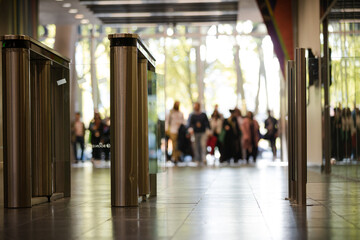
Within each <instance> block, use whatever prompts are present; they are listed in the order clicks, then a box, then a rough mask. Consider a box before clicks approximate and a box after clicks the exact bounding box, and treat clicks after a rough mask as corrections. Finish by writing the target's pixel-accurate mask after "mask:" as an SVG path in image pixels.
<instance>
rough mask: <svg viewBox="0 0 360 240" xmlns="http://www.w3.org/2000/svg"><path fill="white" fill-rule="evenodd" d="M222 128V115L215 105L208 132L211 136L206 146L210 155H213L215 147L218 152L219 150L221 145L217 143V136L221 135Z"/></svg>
mask: <svg viewBox="0 0 360 240" xmlns="http://www.w3.org/2000/svg"><path fill="white" fill-rule="evenodd" d="M222 127H223V118H222V114H220V112H219V111H218V109H217V105H215V109H214V112H213V113H212V114H211V118H210V131H211V134H210V136H209V137H208V140H207V144H206V145H207V146H208V147H210V148H211V151H210V154H211V155H214V150H215V147H216V146H217V147H218V149H219V151H220V148H221V146H220V145H221V143H220V141H218V138H219V135H220V133H221V130H222Z"/></svg>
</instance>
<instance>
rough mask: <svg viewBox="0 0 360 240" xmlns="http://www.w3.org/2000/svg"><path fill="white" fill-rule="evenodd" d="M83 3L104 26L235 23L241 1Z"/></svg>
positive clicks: (186, 0)
mask: <svg viewBox="0 0 360 240" xmlns="http://www.w3.org/2000/svg"><path fill="white" fill-rule="evenodd" d="M242 1H244V0H242ZM80 2H81V4H84V5H86V6H87V7H88V9H89V10H90V11H92V12H93V13H94V15H95V16H96V17H98V18H99V19H100V20H101V21H102V22H103V23H104V24H133V23H136V24H149V23H150V24H151V23H165V24H166V23H167V24H177V23H194V22H221V23H225V22H228V23H235V22H236V20H237V17H238V10H239V6H238V2H239V0H207V1H206V0H192V1H190V0H132V1H131V0H128V1H125V0H122V1H121V0H120V1H107V0H102V1H101V0H96V1H95V0H80ZM244 2H254V1H253V0H252V1H249V0H248V1H244ZM253 6H254V5H253ZM255 8H256V4H255Z"/></svg>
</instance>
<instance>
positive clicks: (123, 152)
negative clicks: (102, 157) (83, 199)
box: [109, 34, 139, 207]
mask: <svg viewBox="0 0 360 240" xmlns="http://www.w3.org/2000/svg"><path fill="white" fill-rule="evenodd" d="M109 39H110V111H111V205H112V206H114V207H126V206H138V117H139V116H138V115H139V114H138V52H137V35H135V34H114V35H109Z"/></svg>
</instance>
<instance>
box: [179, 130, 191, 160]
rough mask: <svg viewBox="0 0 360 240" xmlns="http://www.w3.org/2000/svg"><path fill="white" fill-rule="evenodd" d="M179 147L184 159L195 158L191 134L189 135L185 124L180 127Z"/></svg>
mask: <svg viewBox="0 0 360 240" xmlns="http://www.w3.org/2000/svg"><path fill="white" fill-rule="evenodd" d="M177 147H178V150H179V151H180V152H181V153H182V155H183V157H184V158H185V156H191V157H194V153H193V149H192V144H191V134H190V133H189V131H188V128H187V127H186V126H185V125H184V124H181V125H180V127H179V132H178V144H177Z"/></svg>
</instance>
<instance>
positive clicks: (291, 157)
mask: <svg viewBox="0 0 360 240" xmlns="http://www.w3.org/2000/svg"><path fill="white" fill-rule="evenodd" d="M287 84H288V138H287V139H288V175H289V178H288V184H289V186H288V187H289V200H291V201H293V200H295V198H296V197H295V167H296V166H295V162H296V161H295V157H296V154H295V141H294V137H295V124H294V122H295V62H294V61H292V60H290V61H288V68H287Z"/></svg>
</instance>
